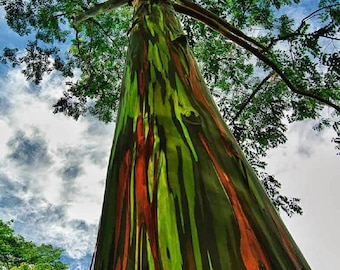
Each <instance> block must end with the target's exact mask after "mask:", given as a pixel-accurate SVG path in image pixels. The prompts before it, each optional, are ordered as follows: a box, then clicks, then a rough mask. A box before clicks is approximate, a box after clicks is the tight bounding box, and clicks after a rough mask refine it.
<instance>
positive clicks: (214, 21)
mask: <svg viewBox="0 0 340 270" xmlns="http://www.w3.org/2000/svg"><path fill="white" fill-rule="evenodd" d="M174 8H175V10H176V11H177V12H180V13H183V14H186V15H188V16H190V17H193V18H195V19H197V20H198V21H201V22H203V23H204V24H206V25H207V26H209V27H210V28H212V29H213V30H215V31H217V32H219V33H221V34H222V35H223V36H225V37H226V38H228V39H230V40H232V41H234V42H235V43H236V44H238V45H239V46H241V47H243V48H244V49H246V50H247V51H249V52H251V53H252V54H254V55H255V56H256V57H257V58H259V59H260V60H261V61H263V62H264V63H265V64H266V65H268V66H269V67H271V68H272V69H273V70H274V71H275V72H276V73H277V74H278V75H279V76H280V77H281V79H282V80H283V81H284V82H285V83H286V85H287V86H288V88H289V89H290V90H291V91H292V92H294V93H296V94H299V95H302V96H305V97H309V98H312V99H315V100H317V101H319V102H320V103H323V104H325V105H328V106H330V107H332V108H334V109H335V110H336V111H337V112H340V106H338V105H336V104H334V103H333V102H332V101H330V100H327V99H324V98H322V97H320V96H317V95H315V94H313V93H311V92H308V91H305V90H302V89H299V88H298V87H296V86H295V85H294V84H293V83H292V82H291V80H290V79H289V78H288V77H287V76H286V75H285V73H284V72H283V70H282V69H281V68H280V67H279V66H278V65H277V64H276V63H275V62H274V61H273V60H271V59H270V58H269V57H268V56H267V55H266V54H265V52H264V51H265V50H266V47H265V46H264V45H262V44H260V43H259V42H257V41H256V40H254V39H252V38H251V37H248V36H247V35H246V34H244V33H243V32H242V31H240V30H239V29H237V28H235V27H233V26H232V25H231V24H229V23H228V22H227V21H225V20H223V19H221V18H220V17H218V16H216V15H215V14H214V13H212V12H210V11H208V10H206V9H204V8H202V7H201V6H199V5H197V4H195V3H193V2H191V1H189V0H180V1H178V2H177V3H175V4H174Z"/></svg>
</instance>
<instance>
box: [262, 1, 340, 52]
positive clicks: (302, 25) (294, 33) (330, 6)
mask: <svg viewBox="0 0 340 270" xmlns="http://www.w3.org/2000/svg"><path fill="white" fill-rule="evenodd" d="M338 5H340V4H334V5H329V6H326V7H322V8H319V9H317V10H315V11H313V12H312V13H311V14H309V15H308V16H306V17H305V18H303V19H302V20H301V23H300V25H299V27H298V28H297V29H296V30H295V31H294V32H293V33H289V34H287V35H285V36H281V37H277V38H273V39H271V41H270V43H269V44H268V46H267V48H266V51H268V50H269V49H270V48H271V47H273V45H274V44H275V43H276V42H278V41H280V40H287V39H289V38H292V37H297V36H304V35H306V34H303V33H301V30H302V28H303V27H304V26H305V24H306V22H307V21H308V20H309V19H311V18H312V17H314V16H315V15H316V14H317V13H319V12H320V11H322V10H324V9H331V8H332V7H335V6H338ZM315 32H316V31H315ZM325 38H330V39H333V38H332V37H325ZM334 39H335V40H337V39H336V38H334Z"/></svg>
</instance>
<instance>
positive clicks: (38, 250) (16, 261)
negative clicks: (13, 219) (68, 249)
mask: <svg viewBox="0 0 340 270" xmlns="http://www.w3.org/2000/svg"><path fill="white" fill-rule="evenodd" d="M10 224H11V223H10V222H9V223H4V222H3V221H2V220H0V267H1V269H8V270H9V269H11V270H19V269H20V270H26V269H35V270H40V269H41V270H43V269H47V270H54V269H56V270H63V269H67V265H66V264H64V263H62V262H61V261H60V256H61V253H62V252H63V250H62V249H60V248H54V247H53V246H51V245H46V244H42V245H40V246H38V245H36V244H34V243H33V242H31V241H26V240H25V239H24V238H23V237H22V236H21V235H15V234H14V231H13V229H11V227H10Z"/></svg>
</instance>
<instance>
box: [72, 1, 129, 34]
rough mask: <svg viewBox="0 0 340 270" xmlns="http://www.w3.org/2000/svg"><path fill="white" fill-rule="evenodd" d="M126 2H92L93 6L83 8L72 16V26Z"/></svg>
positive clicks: (76, 25)
mask: <svg viewBox="0 0 340 270" xmlns="http://www.w3.org/2000/svg"><path fill="white" fill-rule="evenodd" d="M127 3H128V1H127V0H108V1H106V2H103V3H99V4H94V6H93V7H91V8H89V9H87V10H85V11H84V12H83V13H81V14H79V15H78V16H76V17H75V18H74V22H73V26H74V27H75V28H77V27H78V26H79V24H80V23H81V22H84V21H86V20H88V19H90V18H93V17H94V16H96V15H98V14H100V13H103V12H106V11H110V10H113V9H116V8H118V7H120V6H122V5H124V4H127Z"/></svg>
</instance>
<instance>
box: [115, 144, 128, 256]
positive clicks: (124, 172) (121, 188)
mask: <svg viewBox="0 0 340 270" xmlns="http://www.w3.org/2000/svg"><path fill="white" fill-rule="evenodd" d="M130 156H131V152H130V151H129V150H128V151H127V152H126V153H125V155H124V158H123V161H122V164H121V166H120V168H119V179H118V189H117V196H118V198H119V199H118V200H117V204H116V217H115V218H116V221H115V236H114V247H115V249H114V258H117V257H116V255H117V252H118V241H119V235H120V226H121V221H122V211H123V202H124V197H125V199H126V198H128V197H129V194H127V192H126V186H127V183H128V181H129V176H130V168H131V164H130V163H131V162H130V160H131V159H130ZM126 215H127V216H129V214H126Z"/></svg>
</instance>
